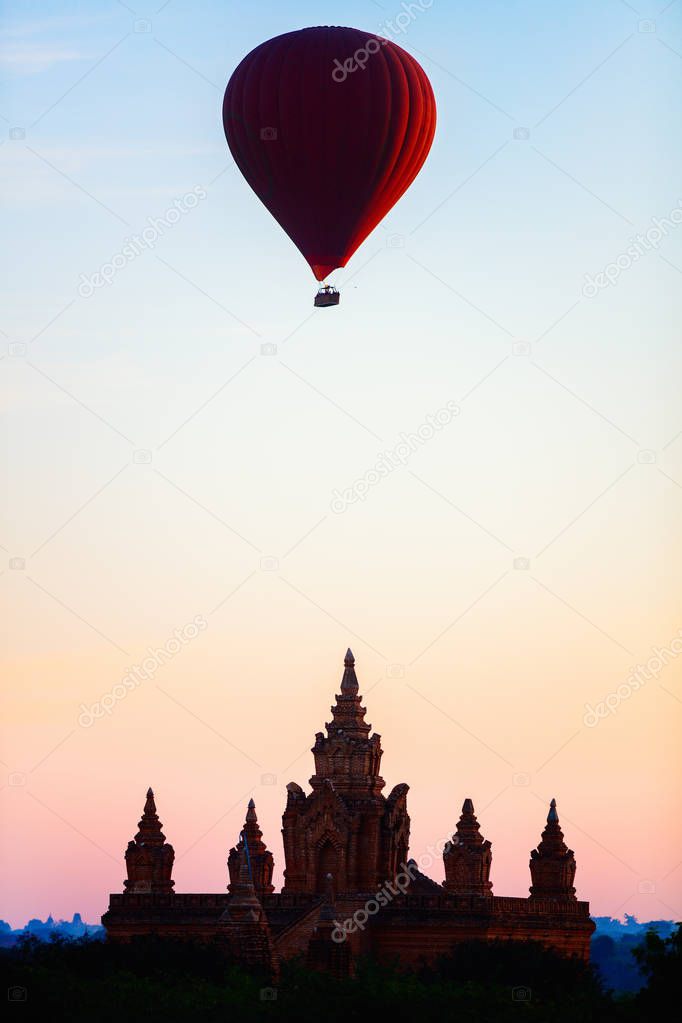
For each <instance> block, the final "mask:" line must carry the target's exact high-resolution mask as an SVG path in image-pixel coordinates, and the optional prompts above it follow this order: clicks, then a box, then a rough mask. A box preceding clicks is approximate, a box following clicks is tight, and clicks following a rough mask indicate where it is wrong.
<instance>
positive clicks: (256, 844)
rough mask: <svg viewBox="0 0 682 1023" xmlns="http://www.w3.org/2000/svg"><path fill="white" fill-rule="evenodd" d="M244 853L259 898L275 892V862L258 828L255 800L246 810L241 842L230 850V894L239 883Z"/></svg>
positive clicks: (228, 863) (240, 837)
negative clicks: (240, 866) (243, 853)
mask: <svg viewBox="0 0 682 1023" xmlns="http://www.w3.org/2000/svg"><path fill="white" fill-rule="evenodd" d="M242 852H245V853H246V855H247V858H248V863H249V865H250V868H251V878H252V880H253V887H254V890H255V892H256V895H257V896H258V898H261V896H263V895H269V894H270V893H271V892H274V890H275V889H274V886H273V884H272V872H273V869H274V860H273V858H272V853H271V852H270V850H269V849H268V848H267V846H266V844H265V842H264V841H263V832H262V831H261V829H260V827H259V826H258V817H257V816H256V804H255V803H254V801H253V799H250V800H249V805H248V807H247V810H246V820H245V822H244V827H243V829H242V831H241V833H240V835H239V841H238V842H237V845H236V846H235V847H234V848H233V849H230V855H229V857H228V860H227V868H228V870H229V873H230V883H229V885H228V891H230V892H231V891H232V890H233V888H234V885H235V884H237V883H238V881H239V865H240V862H241V856H242Z"/></svg>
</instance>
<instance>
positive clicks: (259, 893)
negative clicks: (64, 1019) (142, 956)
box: [102, 650, 594, 976]
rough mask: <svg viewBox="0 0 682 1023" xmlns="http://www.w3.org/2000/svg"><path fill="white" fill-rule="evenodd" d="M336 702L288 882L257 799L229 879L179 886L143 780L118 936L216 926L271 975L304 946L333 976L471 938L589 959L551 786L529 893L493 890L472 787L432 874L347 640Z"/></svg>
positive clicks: (294, 809)
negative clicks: (389, 774) (203, 890)
mask: <svg viewBox="0 0 682 1023" xmlns="http://www.w3.org/2000/svg"><path fill="white" fill-rule="evenodd" d="M331 711H332V720H331V721H330V722H329V723H328V724H327V725H326V726H325V727H326V730H327V735H326V736H325V734H324V733H323V732H318V733H317V735H316V736H315V745H314V746H313V748H312V753H313V756H314V758H315V773H314V774H313V776H312V778H311V779H310V785H311V787H312V791H311V792H310V793H308V795H306V794H305V792H304V791H303V789H302V788H301V787H300V785H297V784H296V783H295V782H290V783H289V784H288V785H287V803H286V808H285V810H284V814H283V817H282V836H283V840H284V860H285V870H284V886H283V888H282V890H281V892H275V890H274V887H273V885H272V874H273V868H274V860H273V855H272V852H270V850H269V849H268V848H267V846H266V844H265V843H264V842H263V834H262V832H261V829H260V827H259V826H258V819H257V817H256V807H255V804H254V801H253V800H252V799H251V800H249V804H248V808H247V811H246V821H245V824H244V827H243V830H242V832H241V834H240V836H239V841H238V842H237V844H236V845H235V847H234V848H233V849H231V850H230V853H229V858H228V861H227V866H228V872H229V884H228V886H227V892H223V893H209V894H178V893H175V892H174V891H173V888H174V884H175V882H174V881H173V880H172V878H171V875H172V869H173V860H174V857H175V853H174V851H173V847H172V846H171V845H169V844H168V843H167V842H166V839H165V836H164V834H163V832H162V831H161V823H160V821H159V818H158V815H157V813H156V805H155V802H154V793H153V792H152V790H151V789H149V790H148V792H147V801H146V803H145V806H144V813H143V815H142V819H141V821H140V822H139V830H138V832H137V834H136V835H135V838H134V839H133V840H132V841H131V842H129V843H128V848H127V849H126V853H125V860H126V867H127V873H128V878H127V880H126V881H125V884H124V888H125V891H124V892H123V893H122V894H113V895H111V896H110V902H109V909H108V911H107V912H106V913H105V914H104V916H103V917H102V923H103V925H104V927H105V928H106V931H107V936H108V938H109V939H110V940H117V941H121V940H124V941H125V940H129V939H131V938H133V937H134V936H136V935H151V934H156V935H159V936H166V937H173V938H192V939H195V940H200V941H216V940H217V941H219V942H222V943H224V945H225V948H226V950H227V951H228V952H229V953H230V954H232V955H233V956H234V957H235V958H236V959H237V960H239V961H240V962H242V963H243V964H244V965H245V966H247V967H251V968H256V969H260V970H262V971H263V972H264V973H265V974H268V975H271V976H274V975H276V973H277V970H278V965H279V963H280V962H281V960H282V959H288V958H291V957H293V956H297V955H299V956H303V957H304V959H305V961H306V962H307V963H308V965H309V966H310V967H312V968H316V969H325V970H329V971H331V972H332V973H334V974H336V975H337V976H345V975H349V974H351V973H352V971H353V962H354V960H355V959H356V958H357V957H358V956H363V955H371V956H375V957H376V958H378V959H382V960H395V959H398V960H399V961H400V962H401V963H402V964H404V965H406V966H415V965H417V964H418V963H419V962H421V961H427V962H428V961H434V960H435V959H436V958H438V957H439V956H441V955H444V954H446V953H447V952H448V951H450V949H451V948H452V946H453V944H455V943H456V942H461V941H468V940H472V939H495V938H502V939H516V940H528V939H533V940H536V941H540V942H542V943H543V944H545V945H547V946H550V947H552V948H554V949H556V950H557V951H559V952H560V953H562V954H564V955H574V956H578V957H579V958H581V959H583V960H588V959H589V949H590V937H591V935H592V932H593V931H594V924H593V922H592V920H591V919H590V913H589V903H587V902H579V901H578V900H577V899H576V894H575V888H574V886H573V882H574V879H575V871H576V864H575V857H574V855H573V851H572V850H571V849H568V848H567V846H566V844H565V842H564V836H563V833H562V831H561V827H560V824H559V816H558V813H557V809H556V801H555V800H554V799H553V800H552V802H551V805H550V808H549V814H548V816H547V824H546V826H545V829H544V831H543V832H542V836H541V839H540V843H539V845H538V846H537V848H536V849H533V851H532V852H531V854H530V875H531V887H530V895H529V897H528V898H525V899H522V898H508V897H500V896H495V895H493V894H492V884H491V881H490V866H491V861H492V852H491V844H490V842H488V841H485V840H484V839H483V837H482V835H481V834H480V830H479V824H478V821H477V819H476V816H475V814H474V806H473V803H472V801H471V799H465V800H464V805H463V807H462V814H461V816H460V818H459V821H458V822H457V825H456V829H455V833H454V834H453V836H452V839H451V840H450V841H449V842H448V843H447V845H446V846H445V849H444V851H443V864H444V869H445V880H444V881H443V882H442V884H437V883H436V882H435V881H433V880H431V878H429V877H427V876H426V875H425V874H423V873H422V872H421V871H420V870H419V868H418V865H417V863H416V862H415V861H414V860H411V859H408V849H409V838H410V818H409V816H408V813H407V792H408V786H407V785H405V784H401V785H396V786H395V788H394V789H393V790H392V791H391V792H390V793H389V795H388V796H384V795H383V792H382V790H383V788H384V785H385V783H384V780H383V778H382V777H381V775H380V774H379V769H380V764H381V757H382V749H381V736H380V735H377V734H376V733H374V734H373V735H370V729H371V725H369V724H367V723H366V722H365V713H366V711H365V708H364V707H363V706H362V703H361V698H360V696H359V693H358V680H357V677H356V674H355V659H354V657H353V654H352V652H351V651H350V650H348V652H347V653H346V657H345V661H344V673H343V679H342V682H341V692H340V694H339V695H337V697H336V705H335V706H334V707H332V708H331Z"/></svg>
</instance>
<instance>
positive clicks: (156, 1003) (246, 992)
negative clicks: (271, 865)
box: [0, 927, 682, 1023]
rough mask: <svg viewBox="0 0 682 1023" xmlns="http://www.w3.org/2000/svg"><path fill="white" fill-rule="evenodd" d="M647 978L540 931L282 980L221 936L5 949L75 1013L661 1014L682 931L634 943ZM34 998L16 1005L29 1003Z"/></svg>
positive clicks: (358, 1016) (549, 1017) (677, 968)
mask: <svg viewBox="0 0 682 1023" xmlns="http://www.w3.org/2000/svg"><path fill="white" fill-rule="evenodd" d="M633 954H634V956H635V958H636V960H637V963H638V966H639V968H640V970H641V972H642V975H643V978H644V980H645V983H646V986H645V987H644V988H643V989H642V990H641V991H639V992H638V993H634V994H633V993H630V994H627V993H626V994H619V995H614V994H613V993H612V992H610V991H609V990H608V989H607V988H606V985H605V984H604V983H603V981H602V980H601V978H600V976H599V972H598V970H597V969H595V968H594V967H591V966H586V965H585V964H583V963H580V962H578V961H576V960H567V959H564V958H561V957H560V956H558V955H556V954H554V953H552V952H550V951H548V950H546V949H544V948H543V947H542V946H540V945H538V944H535V943H533V942H527V943H517V942H492V943H485V942H471V943H466V944H462V945H459V946H456V947H455V948H454V949H453V951H452V953H451V954H450V955H449V956H448V957H446V958H444V959H443V960H441V961H440V962H439V963H438V964H437V965H435V966H430V967H426V966H424V967H422V968H421V969H419V970H416V971H414V972H411V973H405V972H402V973H401V972H399V971H398V970H397V969H395V968H393V967H387V966H378V965H377V964H375V963H370V962H366V963H362V964H360V967H359V969H358V973H357V976H356V977H355V979H354V980H352V981H348V980H345V981H336V980H334V979H332V978H331V977H329V976H326V975H323V974H319V973H314V972H311V971H310V970H306V969H305V968H304V967H303V966H302V964H301V963H296V962H294V963H287V964H285V965H284V966H283V968H282V973H281V976H280V978H279V979H278V981H277V983H276V985H271V984H270V983H269V982H268V980H267V978H262V977H260V978H259V977H256V976H252V975H250V974H249V973H247V972H246V971H244V970H243V969H241V968H240V967H238V966H236V965H235V964H234V963H231V962H230V961H228V960H226V958H225V955H224V953H223V952H222V951H221V950H220V949H219V948H218V947H217V946H208V947H206V946H195V945H191V944H189V943H186V942H173V941H167V940H166V941H160V940H157V939H154V938H145V939H141V940H138V941H134V942H132V943H130V944H128V945H118V946H117V945H111V944H107V943H106V942H100V941H93V940H89V939H81V940H78V941H64V940H63V939H59V938H57V939H56V940H53V941H50V942H40V941H37V940H36V939H35V938H30V937H29V938H27V939H24V940H22V941H21V942H20V943H19V944H18V945H16V946H15V947H14V948H10V949H2V950H0V964H1V968H2V974H3V984H4V986H5V987H6V988H7V991H8V999H9V1001H10V1002H16V1003H19V1002H22V1001H25V1002H26V1006H25V1010H28V1007H29V1004H30V1006H31V1016H34V1015H37V1014H38V1013H40V1014H41V1015H43V1014H44V1015H45V1016H48V1015H49V1016H50V1017H52V1018H57V1019H61V1018H66V1019H69V1020H74V1021H78V1020H85V1019H89V1020H97V1021H100V1020H101V1021H109V1020H120V1019H124V1018H132V1016H133V1014H136V1015H138V1016H139V1018H141V1019H144V1020H151V1021H155V1020H159V1021H160V1020H163V1021H173V1020H185V1021H186V1020H195V1019H196V1020H202V1021H206V1023H211V1021H214V1020H215V1021H217V1020H221V1021H225V1020H228V1019H232V1020H239V1021H242V1020H244V1021H249V1020H264V1019H283V1020H288V1019H291V1020H299V1021H301V1023H308V1021H311V1023H312V1021H316V1023H319V1021H320V1020H325V1023H327V1021H328V1023H335V1021H342V1020H343V1021H347V1020H364V1019H372V1018H375V1019H376V1020H379V1019H389V1020H391V1021H392V1023H403V1021H405V1023H407V1021H410V1023H412V1021H413V1020H417V1021H419V1023H426V1021H430V1020H438V1021H439V1023H441V1021H442V1023H446V1021H450V1020H452V1021H455V1020H457V1021H458V1023H469V1021H471V1023H473V1021H476V1023H487V1021H490V1023H507V1021H508V1020H514V1021H517V1020H519V1019H524V1020H531V1021H532V1020H537V1021H548V1023H550V1021H551V1023H576V1021H580V1023H591V1021H594V1023H609V1021H612V1020H613V1021H624V1023H629V1021H639V1020H654V1019H655V1018H656V1017H657V1016H658V1015H661V1014H662V1013H663V1012H664V1011H666V1010H667V1011H669V1010H668V1006H670V1005H673V1004H675V1002H674V1001H673V999H675V1000H676V996H677V994H678V992H679V988H680V977H681V976H682V970H681V966H682V963H681V957H682V938H681V936H680V928H679V927H678V928H677V929H676V930H675V932H674V933H673V934H672V936H671V937H670V938H667V939H664V938H661V937H660V936H658V935H656V934H654V933H650V934H648V935H647V936H646V937H645V939H644V941H643V942H642V944H641V945H640V946H639V947H638V948H637V949H635V950H634V953H633ZM25 1010H24V1009H18V1010H13V1011H14V1012H17V1013H18V1014H19V1015H21V1013H22V1012H24V1011H25Z"/></svg>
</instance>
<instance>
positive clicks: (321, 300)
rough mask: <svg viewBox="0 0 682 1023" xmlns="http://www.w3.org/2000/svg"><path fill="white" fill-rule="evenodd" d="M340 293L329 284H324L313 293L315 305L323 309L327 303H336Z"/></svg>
mask: <svg viewBox="0 0 682 1023" xmlns="http://www.w3.org/2000/svg"><path fill="white" fill-rule="evenodd" d="M340 298H341V295H340V294H339V292H338V291H337V289H336V288H333V287H332V286H331V284H325V285H323V287H321V288H320V289H319V291H318V292H317V294H316V295H315V301H314V302H313V305H315V306H316V307H317V308H318V309H325V308H326V307H327V306H328V305H338V304H339V300H340Z"/></svg>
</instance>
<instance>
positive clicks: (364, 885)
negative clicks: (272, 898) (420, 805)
mask: <svg viewBox="0 0 682 1023" xmlns="http://www.w3.org/2000/svg"><path fill="white" fill-rule="evenodd" d="M358 690H359V687H358V680H357V676H356V674H355V658H354V657H353V653H352V651H351V650H348V651H347V652H346V656H345V659H344V671H343V678H342V680H341V691H340V693H339V694H338V695H337V697H336V703H335V706H333V707H332V708H331V712H332V720H331V721H330V722H328V723H327V725H326V726H325V727H326V730H327V734H326V736H325V734H324V733H323V732H318V733H317V735H316V736H315V745H314V746H313V748H312V753H313V757H314V759H315V773H314V774H313V776H312V778H311V779H310V785H311V787H312V792H311V793H310V794H309V795H306V794H305V793H304V792H303V789H302V788H301V787H300V785H297V784H296V783H295V782H290V783H289V784H288V785H287V805H286V809H285V811H284V815H283V817H282V835H283V838H284V856H285V861H286V869H285V871H284V879H285V880H284V889H283V890H284V891H285V892H309V893H311V894H312V893H316V894H319V895H322V894H323V893H324V891H325V886H326V877H327V875H328V874H331V875H332V876H333V877H334V881H335V886H336V891H337V893H338V894H346V893H350V892H373V891H375V890H376V888H377V886H380V885H382V884H383V883H384V882H385V881H386V880H390V879H391V878H393V877H394V876H395V874H396V873H397V871H398V870H399V867H400V863H401V862H404V861H405V860H406V859H407V851H408V846H409V835H410V819H409V817H408V815H407V806H406V800H407V791H408V786H407V785H397V786H396V787H395V788H394V789H393V791H392V792H391V794H390V795H389V796H388V798H386V797H385V796H384V795H383V794H382V789H383V788H384V785H385V782H384V779H383V778H382V777H381V775H380V774H379V769H380V765H381V756H382V749H381V736H379V735H377V734H376V733H375V734H373V735H370V731H371V725H369V724H367V722H366V721H365V714H366V711H365V708H364V707H363V706H362V701H361V698H360V696H359V691H358Z"/></svg>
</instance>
